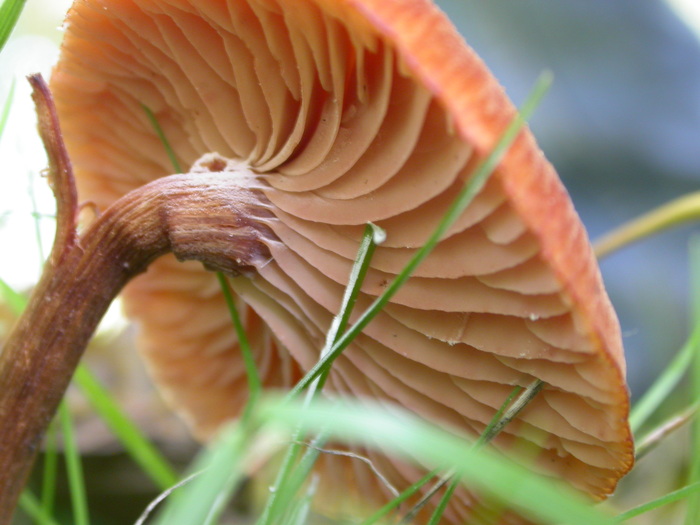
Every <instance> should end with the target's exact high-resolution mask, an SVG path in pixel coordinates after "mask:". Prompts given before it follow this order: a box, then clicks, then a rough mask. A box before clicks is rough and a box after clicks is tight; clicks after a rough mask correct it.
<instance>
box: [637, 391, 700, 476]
mask: <svg viewBox="0 0 700 525" xmlns="http://www.w3.org/2000/svg"><path fill="white" fill-rule="evenodd" d="M698 409H700V401H698V400H696V401H695V403H693V404H692V405H690V406H689V407H688V408H686V409H685V410H683V411H682V412H681V413H680V414H677V415H674V416H673V417H671V418H669V419H667V420H666V421H664V422H663V423H661V424H660V425H658V426H657V427H656V428H654V429H653V430H651V431H649V432H647V433H646V434H644V435H643V436H642V437H640V438H638V439H637V442H636V444H635V451H634V460H635V462H638V461H639V460H640V459H642V458H643V457H644V456H646V455H647V454H648V453H649V452H651V451H652V450H653V449H654V448H655V447H656V446H657V445H659V444H660V443H661V442H662V441H663V440H664V439H666V438H667V437H668V436H669V435H671V434H672V433H673V432H675V431H676V430H678V429H679V428H681V427H683V426H684V425H686V424H687V423H688V422H689V421H691V420H692V419H693V418H694V417H696V416H697V414H698Z"/></svg>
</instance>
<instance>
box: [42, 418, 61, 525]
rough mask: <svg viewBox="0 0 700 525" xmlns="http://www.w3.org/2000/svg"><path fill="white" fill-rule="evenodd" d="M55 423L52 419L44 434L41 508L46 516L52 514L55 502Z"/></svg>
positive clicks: (56, 463)
mask: <svg viewBox="0 0 700 525" xmlns="http://www.w3.org/2000/svg"><path fill="white" fill-rule="evenodd" d="M57 432H58V430H57V422H56V420H55V419H54V420H53V421H52V422H51V425H49V429H48V431H47V432H46V439H45V448H44V462H43V465H42V466H43V469H42V473H41V508H42V510H43V512H44V513H45V514H46V515H47V516H51V515H52V514H53V507H54V503H55V501H56V479H57V473H58V449H57V442H56V441H57V439H56V434H57Z"/></svg>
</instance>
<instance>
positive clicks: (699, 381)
mask: <svg viewBox="0 0 700 525" xmlns="http://www.w3.org/2000/svg"><path fill="white" fill-rule="evenodd" d="M690 283H691V286H690V289H691V308H690V311H691V315H692V321H693V324H695V325H696V328H697V327H700V237H698V236H694V237H692V238H691V240H690ZM690 383H691V395H692V402H693V403H697V402H698V400H700V343H698V344H696V345H695V347H694V349H693V360H692V365H691V382H690ZM690 435H691V444H690V451H691V453H690V465H689V469H688V481H687V485H689V486H692V485H695V484H697V483H700V419H699V418H697V417H696V418H694V419H693V421H692V423H691V432H690ZM699 520H700V494H698V493H697V492H695V493H693V494H692V495H691V496H690V497H689V498H688V510H687V514H686V520H685V523H686V525H694V524H697V523H698V521H699Z"/></svg>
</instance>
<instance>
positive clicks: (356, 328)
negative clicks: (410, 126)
mask: <svg viewBox="0 0 700 525" xmlns="http://www.w3.org/2000/svg"><path fill="white" fill-rule="evenodd" d="M551 80H552V78H551V74H550V73H548V72H545V73H543V74H541V75H540V77H539V78H538V80H537V82H536V84H535V87H534V88H533V90H532V92H531V93H530V95H529V96H528V98H527V100H526V102H525V104H523V107H522V109H521V111H520V113H518V114H517V115H516V117H515V118H514V119H513V121H512V122H511V123H510V125H509V126H508V127H507V128H506V130H505V132H504V133H503V135H502V136H501V138H500V140H499V141H498V143H497V144H496V146H495V147H494V149H493V151H492V152H491V153H490V154H489V155H488V156H487V157H486V159H484V160H483V161H482V162H481V163H480V164H479V165H478V166H477V168H476V169H475V170H474V174H473V175H472V176H471V177H470V178H469V180H468V181H467V183H466V184H465V186H464V188H463V189H462V191H461V192H460V194H459V195H458V196H457V198H456V199H455V201H454V202H453V203H452V205H450V207H449V208H448V210H447V212H446V213H445V215H444V217H443V218H442V220H441V221H440V223H439V224H438V226H437V228H436V229H435V231H434V232H433V233H432V234H431V236H430V237H429V238H428V240H427V241H426V242H425V244H424V245H423V246H422V247H421V248H420V249H419V250H418V251H417V252H416V253H415V254H414V256H413V257H412V258H411V259H410V261H409V262H408V263H407V264H406V267H405V268H404V269H403V271H401V272H400V273H399V274H398V275H397V276H396V278H395V279H394V280H393V281H392V282H391V284H389V286H387V288H386V289H385V291H384V293H382V294H381V295H380V296H379V297H377V298H376V299H375V301H374V302H373V303H372V305H371V306H370V307H369V308H368V309H367V310H365V312H364V313H363V314H362V315H361V316H360V317H359V319H358V320H357V321H356V322H355V324H354V325H352V327H350V328H349V329H348V330H347V331H346V332H345V333H344V334H343V335H342V337H341V338H340V339H339V340H338V341H337V342H336V343H335V344H334V345H333V348H332V349H331V351H330V352H329V353H328V354H326V355H325V356H324V357H323V358H322V359H321V360H320V361H319V362H318V363H317V364H316V365H315V366H314V367H313V368H312V369H311V370H310V371H309V372H308V373H307V374H306V375H305V376H304V378H303V379H302V380H301V381H299V383H297V385H296V386H295V387H294V388H293V389H292V391H291V392H290V397H294V396H296V395H298V394H299V393H300V392H301V391H302V390H304V389H305V388H307V387H308V385H309V384H310V383H311V382H312V381H313V380H314V379H315V378H316V377H317V376H318V375H319V374H321V373H322V372H323V371H324V370H327V369H328V368H329V367H330V365H331V363H332V362H333V360H334V359H336V358H337V357H338V356H339V355H340V354H341V352H342V351H343V350H344V349H345V348H346V347H347V346H348V345H349V344H350V343H351V342H352V341H353V340H354V339H355V337H357V336H358V335H359V334H360V332H362V330H364V328H365V327H366V326H367V325H368V324H369V323H370V322H371V321H372V320H373V319H374V318H375V317H376V315H377V314H378V313H379V312H380V311H381V310H382V308H384V306H385V305H386V304H387V303H388V302H389V300H390V299H391V298H392V297H393V296H394V294H396V292H397V291H398V290H399V289H400V288H401V286H403V284H404V283H405V282H406V281H407V280H408V278H409V277H410V276H411V275H412V274H413V272H414V271H415V269H416V268H417V267H418V265H419V264H420V263H421V262H423V260H424V259H425V258H426V257H427V256H428V255H429V254H430V252H432V250H433V249H434V248H435V246H437V244H438V242H439V241H440V239H442V237H443V235H444V234H445V233H446V232H447V231H448V230H449V228H450V227H451V226H452V224H454V222H455V221H456V220H457V219H458V218H459V217H460V215H461V214H462V212H463V211H464V210H465V209H466V208H467V206H468V205H469V204H470V203H471V202H472V200H473V199H474V197H476V195H477V194H478V193H479V191H480V190H481V188H482V187H483V186H484V184H486V181H487V180H488V178H489V176H490V175H491V173H492V172H493V171H494V169H495V168H496V167H497V166H498V164H499V162H500V161H501V159H502V158H503V156H504V155H505V153H506V152H507V151H508V149H509V148H510V146H511V144H512V143H513V142H514V140H515V139H516V137H517V136H518V134H519V133H520V130H521V128H522V127H523V124H524V123H525V121H526V120H527V119H529V118H530V116H531V115H532V113H533V112H534V110H535V108H536V107H537V106H538V104H539V103H540V101H541V99H542V97H543V96H544V94H545V93H546V92H547V90H548V89H549V86H550V85H551Z"/></svg>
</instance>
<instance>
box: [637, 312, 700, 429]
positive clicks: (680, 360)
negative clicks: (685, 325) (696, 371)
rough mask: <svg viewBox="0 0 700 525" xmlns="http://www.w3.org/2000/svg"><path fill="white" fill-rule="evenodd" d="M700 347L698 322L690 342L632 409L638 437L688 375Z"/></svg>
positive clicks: (687, 342) (699, 324)
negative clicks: (652, 416)
mask: <svg viewBox="0 0 700 525" xmlns="http://www.w3.org/2000/svg"><path fill="white" fill-rule="evenodd" d="M698 345H700V322H697V323H696V324H695V326H694V328H693V332H692V333H691V334H690V337H689V338H688V340H687V341H686V342H685V343H684V344H683V346H682V347H681V349H680V350H679V351H678V353H677V354H676V357H674V358H673V359H672V360H671V362H670V363H669V364H668V366H667V367H666V368H665V369H664V370H663V372H661V374H660V375H659V376H658V377H657V378H656V380H655V381H654V383H653V384H652V386H651V387H649V388H648V389H647V391H646V392H645V393H644V395H643V396H642V397H641V398H640V399H639V401H637V403H636V404H635V405H634V406H633V407H632V411H631V412H630V418H629V423H630V428H631V429H632V432H633V433H634V434H635V435H636V434H637V433H638V432H639V430H640V429H641V428H642V427H643V425H644V423H646V421H647V420H648V419H649V417H650V416H651V415H652V414H653V413H654V411H655V410H656V409H657V408H658V407H659V405H661V403H663V402H664V400H665V399H666V398H667V397H668V395H669V394H670V393H671V392H672V391H673V389H674V388H675V387H676V385H678V383H679V382H680V380H681V378H682V377H683V375H684V374H685V373H686V371H687V370H688V368H689V367H690V364H691V362H692V360H693V355H694V354H695V349H696V348H697V347H698Z"/></svg>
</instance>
